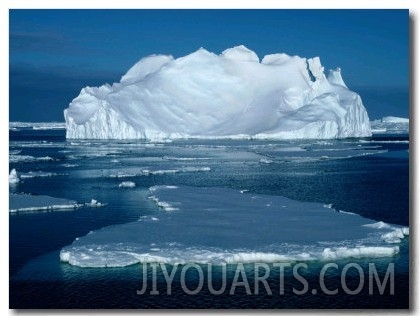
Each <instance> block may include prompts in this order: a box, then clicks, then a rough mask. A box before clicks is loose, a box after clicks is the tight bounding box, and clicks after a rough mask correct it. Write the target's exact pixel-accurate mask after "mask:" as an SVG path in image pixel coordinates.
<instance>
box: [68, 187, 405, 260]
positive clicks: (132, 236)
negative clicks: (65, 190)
mask: <svg viewBox="0 0 420 316" xmlns="http://www.w3.org/2000/svg"><path fill="white" fill-rule="evenodd" d="M150 197H151V199H152V200H153V201H154V202H155V203H156V205H157V207H156V213H155V214H153V215H149V217H147V216H146V217H144V218H141V219H140V220H139V221H136V222H133V223H127V224H123V225H114V226H110V227H105V228H102V229H100V230H97V231H94V232H92V233H90V234H88V235H86V236H84V237H80V238H77V239H76V240H75V241H74V242H73V244H71V245H69V246H66V247H64V248H63V249H62V250H61V253H60V259H61V261H63V262H68V263H70V264H72V265H76V266H80V267H121V266H127V265H131V264H135V263H146V262H162V263H168V264H175V263H181V264H182V263H193V262H195V263H212V264H226V263H239V262H244V263H245V262H279V261H301V260H302V261H306V260H329V259H332V258H333V259H337V258H349V257H357V258H360V257H387V256H393V255H395V254H397V253H398V252H399V246H398V243H399V242H400V241H401V240H402V239H403V238H404V236H406V235H408V233H409V232H408V228H407V227H401V226H397V225H390V224H385V223H381V222H379V223H378V222H375V221H373V220H370V219H366V218H363V217H361V216H359V215H356V214H347V213H344V212H338V211H336V210H335V209H334V208H333V207H331V206H330V205H328V207H326V206H325V204H321V203H310V202H299V201H295V200H291V199H288V198H285V197H282V196H270V195H260V194H253V193H251V192H247V191H246V188H244V189H243V190H233V189H225V188H197V187H183V186H156V187H152V188H150ZM149 218H153V220H146V219H149Z"/></svg>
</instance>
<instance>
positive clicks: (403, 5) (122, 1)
mask: <svg viewBox="0 0 420 316" xmlns="http://www.w3.org/2000/svg"><path fill="white" fill-rule="evenodd" d="M418 3H420V2H419V1H418V0H416V1H414V0H392V1H384V0H381V1H372V0H371V1H366V0H352V1H348V0H346V1H344V0H317V1H314V0H299V1H290V0H289V1H284V0H276V1H270V0H259V1H232V0H194V1H193V0H159V1H157V0H154V1H145V0H141V1H132V0H118V1H114V2H112V3H109V2H106V3H104V2H99V1H91V0H70V1H69V0H61V1H51V0H49V1H48V0H43V1H34V0H33V1H30V0H3V1H0V45H1V46H0V47H1V49H0V54H1V57H2V58H0V74H1V75H0V79H1V81H0V83H1V85H0V87H1V91H2V93H0V104H1V106H2V114H1V115H0V128H1V137H0V142H1V143H0V144H1V148H2V149H3V150H2V151H1V154H0V161H1V164H0V179H1V181H0V183H3V184H2V185H1V188H2V190H4V191H6V190H8V183H7V182H6V181H7V175H8V160H9V157H8V133H9V130H8V118H9V115H8V114H9V106H8V104H9V95H8V94H9V85H8V83H9V49H8V47H9V46H8V41H9V9H17V8H20V9H23V8H57V9H64V8H74V9H76V8H85V9H88V8H110V9H111V8H116V9H122V8H127V9H133V8H149V9H151V8H226V9H227V8H283V9H294V8H311V9H312V8H313V9H333V8H334V9H335V8H338V9H381V8H382V9H397V8H398V9H407V8H408V9H410V18H411V20H412V21H414V25H413V28H412V30H413V31H414V34H413V37H412V41H413V43H412V44H413V49H412V52H417V53H418V49H417V47H418V42H419V30H418V29H419V27H418V24H419V21H418V14H419V10H418V6H419V4H418ZM384 23H386V21H384ZM415 59H416V58H415V56H413V57H412V64H411V66H412V67H413V68H412V69H411V71H413V75H412V80H413V82H412V83H411V89H412V90H411V93H412V96H414V97H413V99H412V103H413V104H412V108H415V107H417V104H416V101H417V97H416V95H417V94H418V88H419V84H418V81H417V74H418V73H419V64H418V62H417V61H416V60H415ZM419 113H420V111H419V110H416V111H413V113H411V114H412V116H411V117H410V119H411V120H410V121H411V124H413V123H414V124H416V122H417V120H418V116H419ZM413 114H414V115H413ZM412 126H413V125H412ZM417 132H418V129H417V128H416V129H415V131H414V133H412V134H411V135H410V136H411V139H410V155H411V157H410V158H414V159H413V160H412V167H414V166H415V165H417V148H416V147H417V146H416V143H415V142H414V140H417V138H418V133H417ZM411 171H412V173H411V176H412V177H413V179H414V180H413V181H412V183H415V182H416V180H417V179H418V170H417V168H412V169H411ZM6 188H7V189H6ZM418 188H419V186H418V185H415V187H414V188H413V190H412V191H411V192H410V193H411V195H412V201H413V204H412V206H411V207H412V209H411V215H414V213H416V212H417V206H418V202H417V197H418V196H419V195H418V194H419V192H418V191H419V190H418ZM3 194H4V195H3V199H1V201H2V202H1V205H2V208H1V214H2V216H3V217H2V218H1V220H0V222H1V225H2V227H1V237H0V240H1V241H2V242H1V247H2V248H1V252H0V253H1V254H2V258H1V260H0V273H1V274H0V280H2V282H1V292H0V293H1V294H2V295H1V298H0V302H1V303H0V304H1V309H2V313H1V315H6V312H7V314H8V315H20V314H24V315H42V314H44V313H45V314H48V315H62V314H67V315H71V314H77V315H91V314H95V315H100V314H102V315H119V314H121V312H120V313H118V312H115V313H114V312H112V311H110V312H101V313H100V312H98V311H94V312H93V313H89V312H87V311H86V312H85V311H81V312H76V311H67V312H66V311H63V312H59V311H51V312H48V313H47V312H45V311H43V312H41V313H39V312H38V313H37V312H35V311H34V312H29V311H26V312H24V313H20V312H18V311H14V310H9V309H8V306H9V299H8V293H9V282H8V280H9V266H8V254H9V251H8V249H9V244H8V240H9V231H8V216H9V214H8V213H9V212H8V211H7V209H8V193H7V192H4V193H3ZM419 218H420V216H419V215H417V216H412V217H411V219H414V220H412V221H411V222H410V226H411V227H410V228H412V229H411V230H410V232H413V233H412V234H411V238H412V250H415V247H414V246H413V245H417V244H418V234H416V233H415V229H416V228H417V227H419ZM410 256H411V260H412V267H413V268H414V267H415V266H418V259H417V254H416V252H415V251H413V252H411V253H410ZM418 276H419V273H418V271H416V273H415V279H413V278H412V279H411V282H412V283H413V284H414V286H413V287H412V289H411V290H412V291H413V293H411V299H412V300H413V302H411V306H412V307H413V310H412V312H414V314H417V313H418V311H419V301H418V294H419V291H418V284H419V281H420V280H419V277H418ZM184 312H185V311H180V312H179V313H184ZM261 312H263V311H261ZM356 312H357V313H358V314H360V315H381V314H383V311H382V312H381V311H378V312H375V311H373V312H372V311H368V310H367V311H363V312H360V311H350V314H354V313H356ZM132 313H133V312H130V314H132ZM162 313H163V312H162ZM189 313H192V314H197V313H196V312H194V311H191V312H189ZM270 313H273V312H270ZM278 313H281V314H284V311H282V310H279V311H278ZM287 313H288V314H291V312H290V311H289V312H287ZM297 313H299V314H301V313H304V312H297ZM297 313H296V312H294V313H293V314H297ZM337 313H340V311H339V310H338V311H337ZM138 314H142V315H157V314H161V313H156V312H145V311H139V312H138ZM200 314H201V315H213V314H214V312H213V313H211V312H201V313H200ZM219 314H226V315H227V314H229V313H228V312H220V313H219ZM234 314H235V315H251V314H255V312H251V311H239V312H234ZM306 314H307V313H306ZM313 314H314V315H324V314H325V311H324V312H323V311H319V312H318V311H316V312H315V313H313ZM329 314H330V313H329ZM392 314H396V313H395V312H393V313H392Z"/></svg>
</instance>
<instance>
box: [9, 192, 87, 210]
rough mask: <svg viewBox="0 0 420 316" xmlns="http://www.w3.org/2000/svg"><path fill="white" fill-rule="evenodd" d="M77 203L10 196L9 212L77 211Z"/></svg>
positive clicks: (47, 197) (65, 200) (52, 198)
mask: <svg viewBox="0 0 420 316" xmlns="http://www.w3.org/2000/svg"><path fill="white" fill-rule="evenodd" d="M80 206H81V204H78V203H77V202H75V201H72V200H67V199H62V198H56V197H51V196H45V195H30V194H10V195H9V212H11V213H16V212H31V211H50V210H57V209H76V208H78V207H80Z"/></svg>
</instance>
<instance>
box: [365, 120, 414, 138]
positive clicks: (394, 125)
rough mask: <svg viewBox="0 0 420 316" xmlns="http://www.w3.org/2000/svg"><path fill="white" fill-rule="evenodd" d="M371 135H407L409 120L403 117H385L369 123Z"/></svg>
mask: <svg viewBox="0 0 420 316" xmlns="http://www.w3.org/2000/svg"><path fill="white" fill-rule="evenodd" d="M371 126H372V133H378V134H379V133H387V134H401V133H405V134H408V133H409V131H410V120H409V119H408V118H403V117H395V116H386V117H383V118H382V119H380V120H374V121H372V122H371Z"/></svg>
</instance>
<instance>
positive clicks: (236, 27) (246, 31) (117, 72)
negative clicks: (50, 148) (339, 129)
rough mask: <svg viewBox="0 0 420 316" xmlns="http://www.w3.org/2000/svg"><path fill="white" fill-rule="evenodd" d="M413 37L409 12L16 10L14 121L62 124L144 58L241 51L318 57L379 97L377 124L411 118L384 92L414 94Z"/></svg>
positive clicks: (373, 105)
mask: <svg viewBox="0 0 420 316" xmlns="http://www.w3.org/2000/svg"><path fill="white" fill-rule="evenodd" d="M408 31H409V25H408V10H10V30H9V35H10V48H9V49H10V50H9V52H10V60H9V63H10V117H9V119H10V121H63V114H62V113H63V110H64V109H65V108H66V107H67V106H68V104H69V102H70V101H71V100H72V99H73V98H74V97H76V96H77V95H78V93H79V91H80V89H81V88H82V87H84V86H86V85H95V86H97V85H101V84H104V83H106V82H108V83H112V82H115V81H119V79H120V77H121V76H122V75H123V74H124V73H125V72H126V71H127V70H128V69H129V68H130V67H131V66H132V65H133V64H134V63H135V62H137V61H138V60H139V59H140V58H142V57H144V56H147V55H150V54H156V53H160V54H171V55H173V56H174V57H180V56H184V55H186V54H188V53H191V52H193V51H195V50H197V49H198V48H199V47H205V48H206V49H207V50H209V51H212V52H214V53H221V52H222V51H223V50H224V49H226V48H228V47H232V46H236V45H239V44H244V45H245V46H247V47H248V48H250V49H252V50H254V51H255V52H256V53H257V54H258V56H259V57H260V58H262V57H263V56H264V55H265V54H269V53H277V52H285V53H287V54H290V55H300V56H302V57H314V56H320V57H321V61H322V63H323V65H324V66H325V68H326V69H328V68H335V67H337V66H339V67H341V68H342V73H343V77H344V80H345V82H346V83H347V85H348V86H349V87H350V88H351V89H353V90H356V91H359V90H360V92H361V95H362V98H363V97H364V94H366V100H369V98H370V99H372V102H371V101H369V104H367V103H366V101H365V102H364V103H365V106H366V108H367V109H368V112H369V114H370V116H371V118H372V117H373V118H377V117H380V116H382V115H402V116H408V108H409V106H408V99H407V100H401V98H400V97H395V96H394V98H393V100H394V101H392V102H391V101H387V100H388V99H387V97H386V96H385V95H384V94H382V93H381V92H380V91H382V90H383V91H387V92H388V93H389V91H395V93H401V95H407V93H408V88H409V36H408ZM364 91H365V92H364ZM370 91H376V92H374V93H376V95H378V98H382V101H379V100H378V101H376V99H375V97H374V95H375V94H369V93H370ZM403 98H404V97H403ZM406 98H408V97H406ZM398 100H399V101H398ZM390 102H391V103H390Z"/></svg>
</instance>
